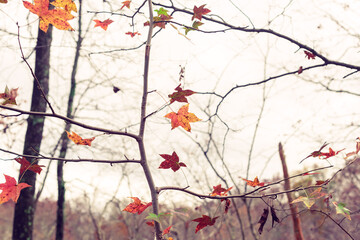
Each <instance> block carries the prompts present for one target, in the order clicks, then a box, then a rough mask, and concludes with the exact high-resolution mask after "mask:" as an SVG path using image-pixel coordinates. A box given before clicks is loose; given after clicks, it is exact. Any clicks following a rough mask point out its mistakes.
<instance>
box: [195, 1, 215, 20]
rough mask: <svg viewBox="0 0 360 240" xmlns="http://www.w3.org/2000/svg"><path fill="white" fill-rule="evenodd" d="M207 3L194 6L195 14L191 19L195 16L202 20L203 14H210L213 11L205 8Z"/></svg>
mask: <svg viewBox="0 0 360 240" xmlns="http://www.w3.org/2000/svg"><path fill="white" fill-rule="evenodd" d="M205 5H206V4H204V5H201V6H200V7H197V6H194V16H193V17H192V18H191V20H194V19H195V18H197V19H199V20H200V21H201V18H202V16H203V15H205V14H208V13H209V12H211V11H210V10H209V9H207V8H204V7H205Z"/></svg>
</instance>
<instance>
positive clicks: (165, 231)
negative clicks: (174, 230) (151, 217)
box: [162, 225, 172, 236]
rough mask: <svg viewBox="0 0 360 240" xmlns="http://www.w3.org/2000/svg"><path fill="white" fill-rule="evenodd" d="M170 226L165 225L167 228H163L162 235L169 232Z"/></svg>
mask: <svg viewBox="0 0 360 240" xmlns="http://www.w3.org/2000/svg"><path fill="white" fill-rule="evenodd" d="M171 227H172V225H171V226H169V227H167V228H165V229H164V231H163V232H162V235H163V236H164V235H165V234H168V233H169V232H170V228H171Z"/></svg>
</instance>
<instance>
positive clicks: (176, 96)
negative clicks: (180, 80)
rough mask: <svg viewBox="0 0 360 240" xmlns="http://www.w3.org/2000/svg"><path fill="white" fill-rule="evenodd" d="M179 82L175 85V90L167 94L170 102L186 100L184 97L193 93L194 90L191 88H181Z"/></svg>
mask: <svg viewBox="0 0 360 240" xmlns="http://www.w3.org/2000/svg"><path fill="white" fill-rule="evenodd" d="M180 85H181V84H179V86H177V87H176V88H175V91H176V92H173V93H172V94H169V98H171V99H170V104H171V103H173V102H175V101H178V102H186V103H187V102H188V100H187V99H186V97H188V96H191V95H193V94H194V93H195V92H194V91H192V90H183V89H182V88H181V87H180Z"/></svg>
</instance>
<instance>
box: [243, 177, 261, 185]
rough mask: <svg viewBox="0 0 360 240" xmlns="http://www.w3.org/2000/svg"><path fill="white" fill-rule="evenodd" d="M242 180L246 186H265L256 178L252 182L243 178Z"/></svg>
mask: <svg viewBox="0 0 360 240" xmlns="http://www.w3.org/2000/svg"><path fill="white" fill-rule="evenodd" d="M243 180H244V181H246V184H247V185H249V186H252V187H257V186H259V187H262V186H264V185H265V182H259V179H258V177H255V178H254V181H251V180H247V179H245V178H243Z"/></svg>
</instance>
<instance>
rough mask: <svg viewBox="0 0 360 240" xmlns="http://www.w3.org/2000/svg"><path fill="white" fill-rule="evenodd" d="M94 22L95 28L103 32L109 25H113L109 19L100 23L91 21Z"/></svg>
mask: <svg viewBox="0 0 360 240" xmlns="http://www.w3.org/2000/svg"><path fill="white" fill-rule="evenodd" d="M93 21H94V22H96V24H95V26H94V28H95V27H101V28H102V29H104V30H105V31H106V30H107V28H108V26H109V24H111V23H113V22H114V21H113V20H111V19H106V20H105V21H100V20H97V19H95V20H93Z"/></svg>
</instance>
